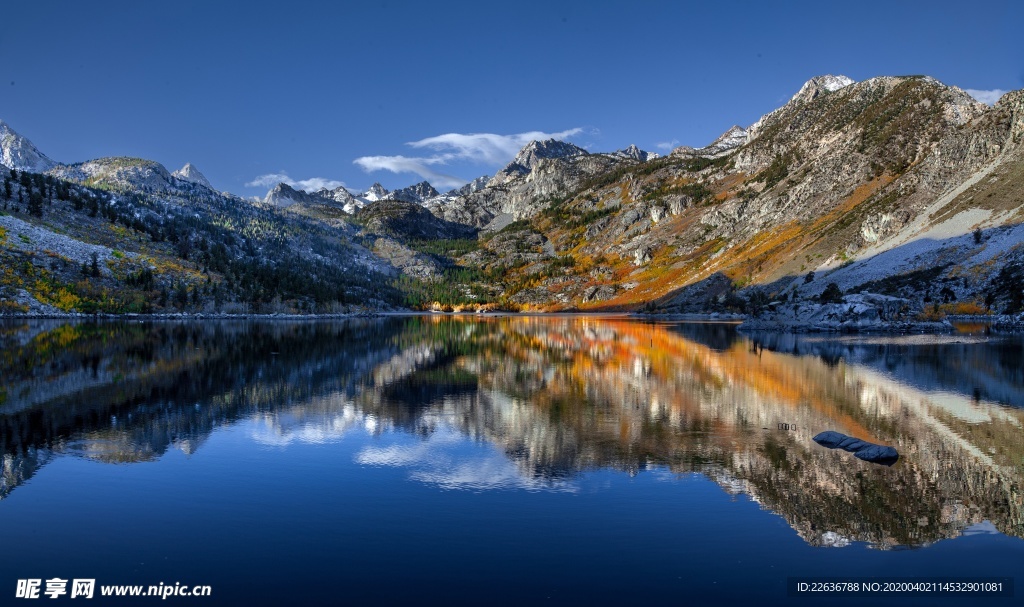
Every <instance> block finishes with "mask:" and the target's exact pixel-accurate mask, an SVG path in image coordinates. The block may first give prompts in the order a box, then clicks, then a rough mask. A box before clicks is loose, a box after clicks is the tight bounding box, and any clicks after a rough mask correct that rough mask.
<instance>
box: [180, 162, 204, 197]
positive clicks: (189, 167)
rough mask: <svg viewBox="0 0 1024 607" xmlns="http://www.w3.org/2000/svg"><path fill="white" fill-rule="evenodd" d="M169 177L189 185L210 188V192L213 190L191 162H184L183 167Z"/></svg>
mask: <svg viewBox="0 0 1024 607" xmlns="http://www.w3.org/2000/svg"><path fill="white" fill-rule="evenodd" d="M171 175H172V176H173V177H177V178H178V179H181V180H182V181H187V182H189V183H194V184H196V185H201V186H204V187H207V188H210V189H211V190H212V189H213V186H212V185H210V182H209V181H208V180H207V179H206V176H205V175H203V174H202V173H200V172H199V169H197V168H196V167H195V166H194V165H193V164H192V163H191V162H186V163H185V166H183V167H181V168H180V169H178V170H177V171H174V172H173V173H171Z"/></svg>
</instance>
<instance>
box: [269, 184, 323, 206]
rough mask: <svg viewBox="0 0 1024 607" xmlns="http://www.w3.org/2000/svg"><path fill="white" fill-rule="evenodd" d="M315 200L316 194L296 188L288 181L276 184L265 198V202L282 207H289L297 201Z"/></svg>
mask: <svg viewBox="0 0 1024 607" xmlns="http://www.w3.org/2000/svg"><path fill="white" fill-rule="evenodd" d="M313 201H314V195H312V194H308V193H306V192H303V191H302V190H296V189H295V188H293V187H292V186H290V185H288V184H287V183H279V184H277V185H275V186H274V187H273V188H271V190H270V191H269V192H267V196H266V197H265V198H264V199H263V202H265V203H267V204H272V205H274V206H276V207H281V208H284V207H289V206H291V205H293V204H295V203H300V202H313Z"/></svg>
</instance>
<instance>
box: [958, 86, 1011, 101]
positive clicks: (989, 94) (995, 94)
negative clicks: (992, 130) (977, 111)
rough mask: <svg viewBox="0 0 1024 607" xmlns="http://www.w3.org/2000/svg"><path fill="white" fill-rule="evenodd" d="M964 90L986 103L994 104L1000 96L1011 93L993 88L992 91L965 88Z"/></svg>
mask: <svg viewBox="0 0 1024 607" xmlns="http://www.w3.org/2000/svg"><path fill="white" fill-rule="evenodd" d="M964 91H965V92H966V93H967V94H968V95H970V96H971V97H974V98H975V99H977V100H978V101H980V102H982V103H984V104H986V105H994V104H995V102H996V101H999V98H1000V97H1002V96H1003V95H1005V94H1006V93H1009V92H1010V91H1004V90H1003V89H992V90H991V91H983V90H980V89H964Z"/></svg>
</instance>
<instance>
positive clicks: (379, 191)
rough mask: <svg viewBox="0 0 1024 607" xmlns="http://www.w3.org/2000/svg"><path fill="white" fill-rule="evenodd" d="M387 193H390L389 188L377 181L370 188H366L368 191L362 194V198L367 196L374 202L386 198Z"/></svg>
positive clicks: (367, 198)
mask: <svg viewBox="0 0 1024 607" xmlns="http://www.w3.org/2000/svg"><path fill="white" fill-rule="evenodd" d="M387 195H388V191H387V189H386V188H385V187H384V186H382V185H381V184H379V183H375V184H373V185H371V186H370V189H369V190H366V192H364V193H363V195H362V196H360V198H365V199H366V200H369V201H370V202H374V201H377V200H384V198H385V197H386V196H387Z"/></svg>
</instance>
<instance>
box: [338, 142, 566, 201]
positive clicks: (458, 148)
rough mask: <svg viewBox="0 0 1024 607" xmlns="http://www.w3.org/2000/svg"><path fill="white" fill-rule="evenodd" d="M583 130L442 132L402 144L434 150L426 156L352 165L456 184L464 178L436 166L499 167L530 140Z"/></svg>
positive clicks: (367, 158)
mask: <svg viewBox="0 0 1024 607" xmlns="http://www.w3.org/2000/svg"><path fill="white" fill-rule="evenodd" d="M582 132H583V129H580V128H575V129H568V130H565V131H559V132H557V133H546V132H544V131H528V132H525V133H515V134H512V135H498V134H495V133H445V134H444V135H437V136H435V137H427V138H426V139H420V140H419V141H410V142H408V143H406V145H408V146H410V147H413V148H416V149H427V150H433V151H434V152H436V153H435V154H432V155H430V156H414V157H409V156H401V155H399V156H363V157H362V158H356V159H355V161H354V162H355V164H357V165H359V166H360V167H362V169H363V170H364V171H366V172H373V171H380V170H385V171H391V172H392V173H415V174H417V175H419V176H420V177H422V178H424V179H426V180H427V181H429V182H430V183H431V184H433V185H434V187H456V186H460V185H463V184H465V183H467V180H465V179H461V178H459V177H455V176H454V175H449V174H446V173H443V172H440V171H438V170H437V169H435V168H432V167H437V166H443V165H446V164H449V163H451V162H455V161H458V162H469V163H474V164H482V165H489V166H500V165H502V164H505V163H507V162H509V161H511V160H512V158H514V157H515V155H516V153H517V152H518V151H519V150H520V149H521V148H522V147H523V146H525V145H526V144H527V143H530V142H531V141H535V140H537V141H540V140H544V139H570V138H572V137H574V136H576V135H579V134H580V133H582Z"/></svg>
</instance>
